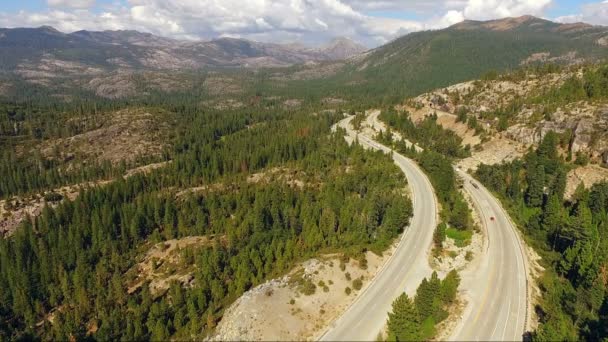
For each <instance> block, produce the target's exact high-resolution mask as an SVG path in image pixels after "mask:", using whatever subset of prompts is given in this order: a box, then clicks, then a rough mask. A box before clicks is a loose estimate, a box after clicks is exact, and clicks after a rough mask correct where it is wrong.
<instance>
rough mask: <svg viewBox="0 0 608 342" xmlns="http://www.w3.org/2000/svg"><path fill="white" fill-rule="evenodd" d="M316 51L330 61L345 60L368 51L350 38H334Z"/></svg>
mask: <svg viewBox="0 0 608 342" xmlns="http://www.w3.org/2000/svg"><path fill="white" fill-rule="evenodd" d="M318 50H319V51H320V52H322V53H323V54H325V55H327V56H328V57H329V58H330V59H347V58H350V57H352V56H355V55H358V54H361V53H363V52H365V51H367V50H368V49H367V48H366V47H365V46H363V45H361V44H359V43H357V42H355V41H354V40H352V39H350V38H347V37H335V38H333V39H332V40H331V41H329V42H328V43H327V44H325V45H322V46H321V47H319V48H318Z"/></svg>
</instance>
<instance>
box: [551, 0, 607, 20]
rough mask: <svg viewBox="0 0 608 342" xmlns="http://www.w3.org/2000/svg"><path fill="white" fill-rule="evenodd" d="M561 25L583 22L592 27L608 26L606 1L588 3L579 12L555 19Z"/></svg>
mask: <svg viewBox="0 0 608 342" xmlns="http://www.w3.org/2000/svg"><path fill="white" fill-rule="evenodd" d="M555 20H556V21H559V22H563V23H574V22H585V23H589V24H594V25H608V1H602V2H597V3H588V4H584V5H582V6H581V12H580V13H576V14H571V15H565V16H562V17H558V18H556V19H555Z"/></svg>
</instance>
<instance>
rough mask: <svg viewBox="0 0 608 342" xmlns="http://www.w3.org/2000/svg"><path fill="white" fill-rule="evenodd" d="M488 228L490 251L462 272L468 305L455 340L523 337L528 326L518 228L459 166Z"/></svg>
mask: <svg viewBox="0 0 608 342" xmlns="http://www.w3.org/2000/svg"><path fill="white" fill-rule="evenodd" d="M456 171H457V172H458V174H459V175H460V176H461V177H462V178H463V179H464V188H465V190H466V191H467V192H468V193H469V194H470V195H471V197H472V199H473V203H474V205H475V207H476V210H477V211H478V213H479V215H480V218H481V223H482V225H483V227H484V228H485V230H486V234H485V235H486V237H487V240H486V244H485V246H484V247H485V251H484V255H482V258H479V257H478V258H476V259H478V260H477V264H476V265H475V267H468V268H467V269H465V270H464V271H462V272H461V277H462V282H461V289H464V290H463V294H464V297H465V299H466V301H467V306H466V308H465V310H464V312H463V316H462V319H461V321H460V322H459V324H458V325H457V326H456V327H455V328H454V330H453V333H452V336H451V337H450V340H452V341H521V340H522V339H523V334H524V331H525V329H526V327H527V312H528V311H527V310H528V293H527V289H528V283H527V276H528V273H527V269H526V264H527V261H526V259H525V258H526V254H525V253H524V249H523V243H522V241H521V240H520V239H519V236H518V233H517V231H516V228H515V227H514V226H513V224H512V222H511V220H510V219H509V216H508V215H507V213H506V212H505V210H504V209H503V208H502V206H501V205H500V203H499V202H498V200H497V199H496V198H495V197H494V196H493V195H492V194H491V193H490V192H489V191H488V190H487V189H486V188H485V187H484V186H483V185H481V184H480V183H479V182H478V181H476V180H474V179H473V178H472V177H471V176H469V175H468V174H467V173H465V172H463V171H461V170H459V169H457V170H456Z"/></svg>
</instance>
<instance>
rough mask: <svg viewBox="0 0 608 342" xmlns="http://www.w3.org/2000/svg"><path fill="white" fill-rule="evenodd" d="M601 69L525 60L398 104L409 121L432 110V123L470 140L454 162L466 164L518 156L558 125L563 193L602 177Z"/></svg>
mask: <svg viewBox="0 0 608 342" xmlns="http://www.w3.org/2000/svg"><path fill="white" fill-rule="evenodd" d="M605 75H606V65H605V64H599V65H584V66H569V67H559V66H551V65H549V66H544V67H529V68H523V69H520V70H518V71H516V72H513V73H507V74H503V75H494V76H493V77H488V78H486V79H480V80H475V81H468V82H464V83H459V84H454V85H451V86H449V87H445V88H439V89H435V90H433V91H431V92H428V93H424V94H422V95H419V96H417V97H415V98H413V99H410V100H408V101H407V103H406V105H405V106H404V108H405V109H406V110H408V111H409V112H410V114H411V117H412V119H413V120H414V121H421V120H423V119H424V118H425V117H427V116H430V115H433V114H435V115H436V116H437V123H438V124H440V125H442V126H443V127H444V128H447V129H449V130H451V131H453V132H455V133H456V134H457V135H459V136H460V137H461V138H462V144H463V145H466V144H469V145H470V147H471V148H472V156H471V157H470V158H465V159H464V160H462V161H461V162H460V165H461V167H463V168H464V169H473V170H475V169H477V167H478V166H479V164H481V163H484V164H489V165H494V164H500V163H502V162H504V161H509V160H513V159H516V158H519V157H520V156H522V155H523V154H524V153H525V152H526V151H528V149H529V148H534V147H535V146H538V145H539V144H540V143H541V141H542V140H543V138H544V137H545V136H546V135H547V134H548V132H551V131H553V132H556V133H557V134H558V135H559V140H560V142H559V152H560V155H561V156H562V157H563V158H564V159H565V160H566V161H567V162H569V165H570V169H569V172H568V177H567V186H566V193H565V195H566V198H569V197H571V196H572V195H573V194H574V192H575V190H576V188H577V187H578V186H579V184H581V183H582V184H583V185H585V186H586V187H590V186H591V185H593V184H595V183H598V182H601V181H604V180H608V168H606V167H608V133H607V132H608V115H607V113H608V97H607V96H606V92H605V90H604V86H603V84H605V83H604V82H606V76H605ZM585 89H593V90H594V91H588V90H585ZM602 166H603V167H602Z"/></svg>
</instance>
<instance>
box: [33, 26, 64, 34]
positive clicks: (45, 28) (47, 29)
mask: <svg viewBox="0 0 608 342" xmlns="http://www.w3.org/2000/svg"><path fill="white" fill-rule="evenodd" d="M37 29H38V30H40V31H43V32H46V33H52V34H63V33H62V32H60V31H59V30H57V29H56V28H54V27H53V26H49V25H43V26H40V27H38V28H37Z"/></svg>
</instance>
